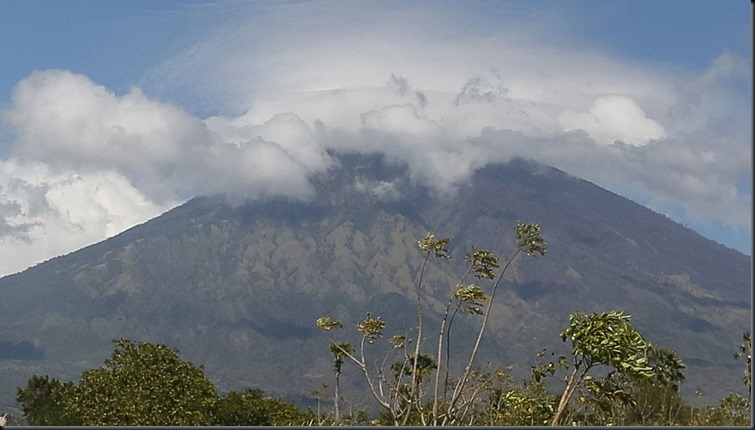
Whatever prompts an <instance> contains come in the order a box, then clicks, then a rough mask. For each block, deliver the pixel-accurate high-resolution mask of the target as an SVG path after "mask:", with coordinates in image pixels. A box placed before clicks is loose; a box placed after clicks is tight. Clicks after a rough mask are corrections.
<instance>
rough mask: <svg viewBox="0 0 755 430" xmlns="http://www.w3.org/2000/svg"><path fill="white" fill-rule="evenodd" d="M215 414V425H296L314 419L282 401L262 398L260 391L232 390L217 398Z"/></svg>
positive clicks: (251, 389) (249, 389)
mask: <svg viewBox="0 0 755 430" xmlns="http://www.w3.org/2000/svg"><path fill="white" fill-rule="evenodd" d="M214 415H215V419H214V421H213V422H212V423H211V424H212V425H215V426H292V425H294V426H296V425H304V424H306V423H307V422H311V421H312V420H313V419H314V416H312V414H311V413H309V414H308V413H305V412H302V411H301V410H300V409H299V408H297V407H296V406H294V405H292V404H289V403H287V402H285V401H283V400H281V399H273V398H269V397H265V395H264V391H262V390H261V389H259V388H248V389H246V390H244V391H241V392H237V391H231V392H230V393H228V394H226V395H225V396H223V397H221V398H220V399H218V401H217V403H216V405H215V413H214Z"/></svg>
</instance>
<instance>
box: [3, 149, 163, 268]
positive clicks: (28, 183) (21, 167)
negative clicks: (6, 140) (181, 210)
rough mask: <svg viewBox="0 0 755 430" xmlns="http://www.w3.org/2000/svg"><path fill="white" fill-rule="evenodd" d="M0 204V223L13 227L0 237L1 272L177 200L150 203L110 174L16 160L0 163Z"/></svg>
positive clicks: (100, 234)
mask: <svg viewBox="0 0 755 430" xmlns="http://www.w3.org/2000/svg"><path fill="white" fill-rule="evenodd" d="M0 202H1V203H0V210H2V215H3V225H4V226H8V225H10V226H12V228H13V231H11V232H8V231H5V233H6V234H4V235H0V273H3V274H7V273H13V272H16V271H18V270H22V269H24V268H26V267H28V266H29V265H31V264H33V263H35V262H39V261H42V260H45V259H48V258H51V257H54V256H57V255H61V254H66V253H68V252H71V251H73V250H75V249H77V248H80V247H83V246H86V245H89V244H91V243H94V242H98V241H100V240H102V239H104V238H106V237H110V236H113V235H115V234H117V233H120V232H121V231H123V230H125V229H127V228H129V227H132V226H133V225H135V224H138V223H141V222H144V221H146V220H147V219H149V218H152V217H154V216H156V215H159V214H160V213H161V212H163V211H165V210H167V209H168V208H169V207H171V206H172V205H175V204H176V203H177V202H175V201H173V202H164V203H163V204H156V203H153V202H151V201H149V200H147V199H145V198H144V196H143V195H142V194H141V193H140V192H139V190H137V189H136V188H134V187H133V186H132V185H131V184H129V182H128V180H126V178H124V177H123V176H120V175H118V174H116V173H113V172H106V171H105V172H94V171H92V172H87V173H78V172H75V171H71V170H60V169H57V170H56V171H55V172H53V170H52V169H51V168H50V166H48V165H47V164H45V163H41V162H31V163H28V162H22V161H19V160H18V159H10V160H6V161H3V162H0ZM8 208H10V210H8ZM8 233H10V234H8ZM19 233H20V234H19Z"/></svg>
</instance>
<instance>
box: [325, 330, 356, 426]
mask: <svg viewBox="0 0 755 430" xmlns="http://www.w3.org/2000/svg"><path fill="white" fill-rule="evenodd" d="M330 352H331V354H333V372H335V374H336V387H335V394H334V397H333V406H334V408H335V419H336V421H338V420H340V419H341V410H340V399H341V393H340V388H341V370H342V369H343V357H344V354H351V353H353V352H354V347H353V346H351V344H350V343H348V342H338V343H332V344H330Z"/></svg>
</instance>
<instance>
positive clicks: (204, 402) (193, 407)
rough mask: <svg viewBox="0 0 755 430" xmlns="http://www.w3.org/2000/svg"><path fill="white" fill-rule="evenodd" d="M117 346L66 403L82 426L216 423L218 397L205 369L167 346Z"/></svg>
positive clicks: (88, 373) (120, 343) (118, 343)
mask: <svg viewBox="0 0 755 430" xmlns="http://www.w3.org/2000/svg"><path fill="white" fill-rule="evenodd" d="M113 342H114V344H115V351H114V352H113V355H112V356H111V357H110V358H108V359H106V360H105V365H104V367H102V368H99V369H92V370H87V371H84V372H83V373H82V376H81V381H80V382H79V385H78V386H76V387H75V388H74V390H73V392H72V394H71V395H70V396H66V398H65V401H64V404H65V407H66V413H67V416H69V417H74V416H75V417H79V418H80V420H81V421H82V424H83V425H91V426H95V425H108V426H137V425H143V426H161V425H162V426H190V425H207V424H210V423H211V422H212V418H213V417H212V414H211V411H212V408H213V406H214V404H215V402H216V400H217V393H216V391H215V387H214V386H213V384H212V383H211V382H210V381H209V380H207V378H206V377H205V374H204V370H203V369H202V368H201V367H196V366H195V365H194V364H192V363H190V362H187V361H184V360H182V359H181V358H179V356H178V350H177V349H173V348H169V347H167V346H165V345H159V344H153V343H148V342H134V341H130V340H127V339H117V340H115V341H113Z"/></svg>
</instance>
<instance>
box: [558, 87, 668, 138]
mask: <svg viewBox="0 0 755 430" xmlns="http://www.w3.org/2000/svg"><path fill="white" fill-rule="evenodd" d="M558 119H559V123H560V124H561V126H562V127H563V129H564V131H572V130H584V131H586V132H587V134H588V135H590V137H591V138H593V139H594V140H595V141H596V142H598V143H601V144H604V145H611V144H613V143H614V142H615V141H617V140H619V141H621V142H624V143H626V144H629V145H634V146H642V145H645V144H646V143H648V141H650V140H658V139H663V138H664V137H666V132H665V130H664V129H663V126H662V125H660V124H658V123H657V122H656V121H653V120H652V119H649V118H648V117H647V116H646V114H645V112H644V111H643V110H642V108H640V107H639V106H637V103H635V102H634V100H632V99H631V98H630V97H626V96H603V97H599V98H597V99H596V100H595V103H594V104H593V105H592V107H590V111H589V112H585V113H578V112H570V111H566V112H564V113H563V114H561V116H559V118H558Z"/></svg>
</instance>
